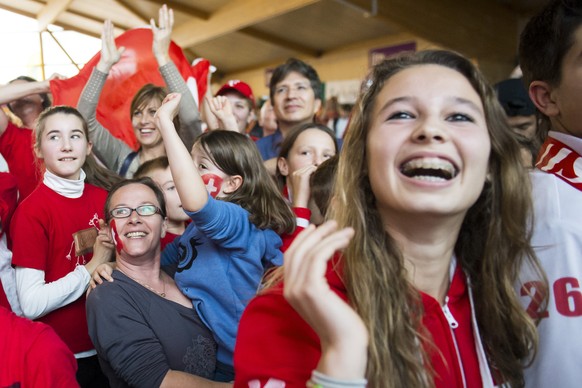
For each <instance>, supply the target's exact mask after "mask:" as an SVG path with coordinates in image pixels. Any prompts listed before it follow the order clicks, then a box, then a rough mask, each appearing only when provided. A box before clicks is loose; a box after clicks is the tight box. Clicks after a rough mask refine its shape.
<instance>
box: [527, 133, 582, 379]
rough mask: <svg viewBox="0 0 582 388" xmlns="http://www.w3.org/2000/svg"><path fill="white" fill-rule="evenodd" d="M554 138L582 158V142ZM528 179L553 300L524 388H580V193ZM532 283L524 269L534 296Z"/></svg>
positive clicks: (537, 245) (551, 179)
mask: <svg viewBox="0 0 582 388" xmlns="http://www.w3.org/2000/svg"><path fill="white" fill-rule="evenodd" d="M550 136H551V137H554V138H556V139H557V140H559V141H561V142H562V143H564V144H567V145H568V146H569V147H571V148H573V149H574V150H576V151H577V152H578V153H579V154H581V155H582V139H579V138H576V137H573V136H569V135H565V134H562V133H556V132H550ZM580 173H581V174H582V171H580ZM530 177H531V180H532V185H533V200H534V217H535V218H534V220H535V227H534V235H533V239H532V245H533V247H534V249H535V251H536V254H537V255H538V258H539V259H540V261H541V264H542V266H543V268H544V270H545V271H546V274H547V277H548V282H549V290H550V297H549V302H548V311H547V316H546V317H544V318H543V319H542V320H541V322H540V324H539V326H538V329H539V335H540V342H539V349H538V354H537V357H536V359H535V361H534V363H533V364H532V366H531V367H529V368H528V369H526V374H525V376H526V387H528V388H533V387H540V388H542V387H560V388H568V387H580V386H582V192H581V191H579V190H577V189H576V188H574V187H572V186H571V185H570V184H568V183H566V182H564V181H563V180H562V179H560V178H558V177H556V176H554V175H552V174H548V173H545V172H543V171H540V170H538V169H536V170H534V171H533V172H532V173H531V174H530ZM531 279H532V277H531V276H528V271H527V269H526V268H524V269H523V271H522V280H523V281H524V283H525V287H526V288H528V289H530V290H531V291H533V292H535V284H532V283H531V282H530V283H528V280H531ZM520 291H521V290H520ZM522 294H523V292H522ZM521 300H522V303H523V305H524V306H525V307H526V308H528V309H529V311H532V310H533V311H538V309H537V306H536V305H535V302H534V301H532V298H531V297H530V296H528V295H522V297H521Z"/></svg>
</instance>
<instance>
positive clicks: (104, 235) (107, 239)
mask: <svg viewBox="0 0 582 388" xmlns="http://www.w3.org/2000/svg"><path fill="white" fill-rule="evenodd" d="M114 252H115V244H114V243H113V240H112V239H111V232H110V231H109V227H108V226H107V224H106V223H105V221H103V220H99V233H98V234H97V238H96V239H95V243H94V244H93V257H92V258H91V260H90V261H89V262H88V263H87V264H85V268H86V269H87V271H88V272H89V273H90V274H93V272H95V270H96V268H98V267H99V265H101V264H103V263H107V262H109V261H111V260H112V259H113V258H114V255H115V253H114Z"/></svg>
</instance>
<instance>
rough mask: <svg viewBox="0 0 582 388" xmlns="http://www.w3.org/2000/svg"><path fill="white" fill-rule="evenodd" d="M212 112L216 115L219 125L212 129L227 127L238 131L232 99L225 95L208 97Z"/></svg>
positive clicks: (229, 129)
mask: <svg viewBox="0 0 582 388" xmlns="http://www.w3.org/2000/svg"><path fill="white" fill-rule="evenodd" d="M206 103H207V104H208V107H209V108H210V112H212V114H213V115H214V116H215V117H216V119H217V121H218V123H217V124H218V126H217V127H216V128H210V129H226V130H227V131H234V132H238V125H237V124H236V117H234V114H233V113H232V105H231V104H230V100H229V99H228V98H226V97H224V96H216V97H213V98H211V99H206Z"/></svg>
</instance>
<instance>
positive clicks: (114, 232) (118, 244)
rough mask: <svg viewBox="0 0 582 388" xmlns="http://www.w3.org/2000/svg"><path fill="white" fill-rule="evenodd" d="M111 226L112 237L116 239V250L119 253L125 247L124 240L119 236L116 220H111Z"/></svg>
mask: <svg viewBox="0 0 582 388" xmlns="http://www.w3.org/2000/svg"><path fill="white" fill-rule="evenodd" d="M109 226H110V227H111V237H112V238H113V241H115V250H116V251H117V253H120V252H121V250H122V249H123V242H122V241H121V239H120V238H119V233H117V225H116V224H115V220H111V222H110V223H109Z"/></svg>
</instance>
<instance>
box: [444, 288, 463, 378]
mask: <svg viewBox="0 0 582 388" xmlns="http://www.w3.org/2000/svg"><path fill="white" fill-rule="evenodd" d="M448 303H449V297H448V296H446V297H445V304H444V305H443V306H442V310H443V314H444V315H445V318H446V319H447V322H448V323H449V327H450V330H451V337H452V339H453V344H454V345H455V353H457V362H458V365H459V371H460V372H461V378H462V379H463V387H466V386H467V379H466V378H465V370H464V368H463V360H461V353H460V352H459V346H458V345H457V337H456V336H455V331H454V329H456V328H457V327H459V322H457V320H456V319H455V317H453V314H452V313H451V310H449V304H448Z"/></svg>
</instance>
